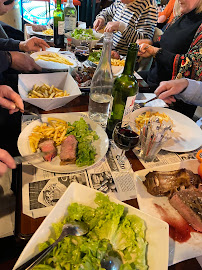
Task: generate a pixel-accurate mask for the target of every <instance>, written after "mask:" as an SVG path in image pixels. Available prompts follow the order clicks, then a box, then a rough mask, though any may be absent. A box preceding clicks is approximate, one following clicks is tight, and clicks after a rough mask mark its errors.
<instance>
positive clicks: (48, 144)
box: [39, 138, 57, 161]
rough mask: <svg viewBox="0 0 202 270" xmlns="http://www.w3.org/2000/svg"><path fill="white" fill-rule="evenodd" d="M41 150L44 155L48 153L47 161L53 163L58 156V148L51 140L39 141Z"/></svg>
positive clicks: (45, 157)
mask: <svg viewBox="0 0 202 270" xmlns="http://www.w3.org/2000/svg"><path fill="white" fill-rule="evenodd" d="M39 149H40V150H41V151H42V152H43V153H47V154H46V155H45V156H44V160H45V161H51V160H52V159H53V158H54V157H55V156H57V148H56V145H55V142H54V141H53V140H51V139H46V138H44V139H41V140H40V141H39Z"/></svg>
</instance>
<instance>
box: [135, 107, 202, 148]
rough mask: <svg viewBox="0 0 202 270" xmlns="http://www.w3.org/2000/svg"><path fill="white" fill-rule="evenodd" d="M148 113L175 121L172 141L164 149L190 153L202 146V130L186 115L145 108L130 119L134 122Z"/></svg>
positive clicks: (163, 109) (172, 111) (137, 111)
mask: <svg viewBox="0 0 202 270" xmlns="http://www.w3.org/2000/svg"><path fill="white" fill-rule="evenodd" d="M146 111H152V112H159V113H165V114H167V115H168V116H169V117H170V118H171V119H172V121H173V131H174V132H173V133H172V139H170V140H169V141H168V142H167V143H166V145H165V146H164V147H163V149H164V150H167V151H170V152H189V151H193V150H195V149H197V148H199V147H200V146H201V145H202V130H201V129H200V127H199V126H197V124H196V123H195V122H194V121H193V120H191V119H190V118H188V117H187V116H186V115H184V114H181V113H179V112H176V111H174V110H170V109H166V108H155V107H144V108H141V109H138V110H136V111H134V112H133V113H132V114H131V116H130V119H131V121H133V122H134V120H133V119H135V118H136V117H137V116H139V115H140V114H142V113H143V112H146Z"/></svg>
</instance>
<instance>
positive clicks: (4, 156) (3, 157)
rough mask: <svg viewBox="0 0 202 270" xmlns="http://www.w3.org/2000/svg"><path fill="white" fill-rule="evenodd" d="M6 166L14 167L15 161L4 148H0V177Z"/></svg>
mask: <svg viewBox="0 0 202 270" xmlns="http://www.w3.org/2000/svg"><path fill="white" fill-rule="evenodd" d="M8 168H10V169H15V168H16V164H15V161H14V159H13V158H12V157H11V155H10V154H9V153H8V152H7V151H6V150H3V149H0V177H1V176H2V175H4V174H5V173H6V172H7V170H8Z"/></svg>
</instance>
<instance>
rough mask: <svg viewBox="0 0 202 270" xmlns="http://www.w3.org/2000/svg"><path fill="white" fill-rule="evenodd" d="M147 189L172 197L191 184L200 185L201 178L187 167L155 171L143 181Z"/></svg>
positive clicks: (155, 194) (156, 193)
mask: <svg viewBox="0 0 202 270" xmlns="http://www.w3.org/2000/svg"><path fill="white" fill-rule="evenodd" d="M143 183H144V185H145V186H146V188H147V191H148V192H149V193H150V194H152V195H154V196H168V197H171V196H172V195H173V193H174V192H176V191H178V190H180V189H185V188H188V187H189V186H191V185H194V186H195V187H198V185H199V184H200V183H201V178H200V176H199V175H198V174H194V173H193V172H192V171H190V170H187V169H179V170H175V171H169V172H160V171H154V172H150V173H148V174H147V175H146V176H145V181H144V182H143Z"/></svg>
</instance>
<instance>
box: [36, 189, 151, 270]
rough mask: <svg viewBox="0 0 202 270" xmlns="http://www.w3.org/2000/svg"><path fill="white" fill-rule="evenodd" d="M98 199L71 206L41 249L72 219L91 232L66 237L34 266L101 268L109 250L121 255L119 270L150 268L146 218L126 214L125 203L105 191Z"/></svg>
mask: <svg viewBox="0 0 202 270" xmlns="http://www.w3.org/2000/svg"><path fill="white" fill-rule="evenodd" d="M95 203H96V204H97V205H98V206H97V208H95V209H94V208H91V207H89V206H85V205H82V204H78V203H72V204H71V205H70V206H69V207H68V216H67V217H65V218H64V219H63V220H62V221H61V222H59V223H56V224H53V229H54V233H55V236H54V238H50V239H49V240H48V241H47V242H45V243H43V244H41V245H40V251H41V250H43V249H45V248H47V247H48V246H49V245H51V244H52V243H53V242H54V241H55V239H57V238H58V237H59V236H60V234H61V232H62V227H63V225H64V224H65V223H67V222H69V221H73V220H77V221H84V222H86V223H87V224H88V226H89V232H88V234H87V235H85V236H80V237H76V236H68V237H66V238H65V239H63V241H62V242H60V243H59V244H58V246H57V247H55V248H54V249H53V251H52V252H51V253H50V254H49V255H48V256H47V257H46V258H45V259H44V261H43V262H42V263H41V264H39V265H37V266H35V267H34V269H35V270H42V269H46V270H53V269H56V270H73V269H74V270H102V269H103V268H102V267H101V265H100V261H101V260H102V258H103V257H104V256H105V254H106V253H107V252H108V251H110V250H116V251H118V252H119V254H120V255H121V257H122V259H123V264H122V265H121V268H120V270H146V269H148V266H147V264H146V248H147V242H146V240H145V224H144V221H143V220H142V219H141V218H139V217H137V216H135V215H127V214H126V212H125V211H124V206H122V205H119V204H116V203H113V202H111V201H110V200H109V198H108V196H105V195H104V194H102V193H97V194H96V198H95Z"/></svg>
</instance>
